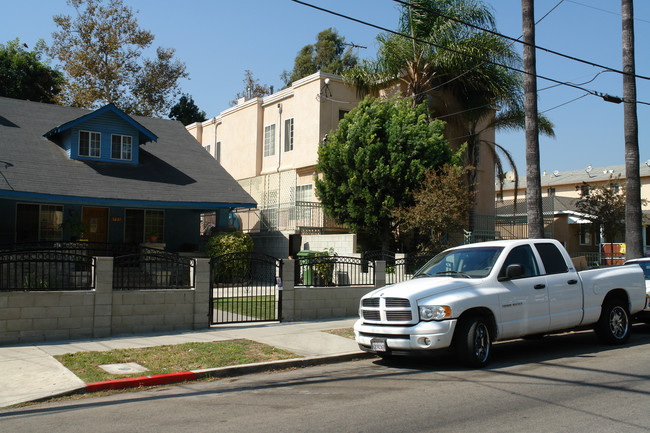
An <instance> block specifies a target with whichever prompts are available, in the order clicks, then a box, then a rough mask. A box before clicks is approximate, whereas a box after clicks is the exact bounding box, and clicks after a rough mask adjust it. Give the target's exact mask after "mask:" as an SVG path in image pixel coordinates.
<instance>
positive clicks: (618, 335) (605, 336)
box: [595, 298, 630, 344]
mask: <svg viewBox="0 0 650 433" xmlns="http://www.w3.org/2000/svg"><path fill="white" fill-rule="evenodd" d="M595 331H596V335H597V336H598V338H599V339H600V340H601V341H602V342H603V343H607V344H624V343H626V342H627V340H628V339H629V338H630V314H629V313H628V311H627V308H626V307H625V302H623V301H622V300H620V299H618V298H613V299H608V300H607V301H605V303H604V304H603V309H602V311H601V312H600V319H598V323H596V327H595Z"/></svg>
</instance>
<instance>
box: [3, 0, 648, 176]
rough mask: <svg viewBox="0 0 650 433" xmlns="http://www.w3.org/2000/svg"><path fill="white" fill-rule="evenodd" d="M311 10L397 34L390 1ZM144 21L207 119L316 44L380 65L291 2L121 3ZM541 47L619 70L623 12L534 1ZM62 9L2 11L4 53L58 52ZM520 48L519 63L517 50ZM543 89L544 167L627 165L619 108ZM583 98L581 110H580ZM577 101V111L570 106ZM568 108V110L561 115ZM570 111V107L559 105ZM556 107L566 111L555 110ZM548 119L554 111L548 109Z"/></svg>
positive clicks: (575, 70) (574, 1) (510, 142)
mask: <svg viewBox="0 0 650 433" xmlns="http://www.w3.org/2000/svg"><path fill="white" fill-rule="evenodd" d="M306 1H307V2H309V3H312V4H315V5H318V6H321V7H323V8H326V9H330V10H334V11H337V12H339V13H342V14H345V15H349V16H352V17H355V18H359V19H361V20H363V21H368V22H371V23H373V24H376V25H379V26H382V27H386V28H390V29H395V28H396V27H397V21H398V6H397V4H396V3H395V2H393V1H392V0H306ZM124 2H125V4H127V5H129V6H131V7H133V8H134V9H137V10H139V14H138V20H139V23H140V25H141V26H142V27H143V28H146V29H148V30H150V31H151V32H152V33H153V34H154V35H155V36H156V39H155V41H154V46H155V47H157V46H162V47H173V48H175V49H176V56H177V57H178V58H179V59H180V60H183V61H184V62H185V63H186V65H187V71H188V72H189V74H190V79H189V80H184V81H183V82H182V83H181V86H182V90H183V91H184V92H186V93H189V94H191V95H192V96H193V98H194V100H195V102H196V103H197V105H198V106H199V107H200V108H201V109H202V110H204V111H205V112H206V113H207V114H208V116H214V115H217V114H219V112H221V111H223V110H224V109H226V108H228V106H229V105H228V103H229V101H231V100H232V99H234V97H235V95H236V93H237V92H240V91H241V90H242V87H243V84H242V79H243V76H244V71H245V70H246V69H250V70H251V71H253V73H254V75H255V77H256V78H259V79H260V82H261V83H264V84H270V85H274V87H275V88H276V89H280V88H281V85H282V81H281V79H280V74H281V73H282V71H284V70H289V69H291V68H292V67H293V60H294V58H295V56H296V53H297V52H298V50H299V49H300V48H301V47H302V46H304V45H306V44H308V43H313V42H314V41H315V39H316V34H317V33H318V32H319V31H321V30H323V29H326V28H328V27H333V28H335V29H336V30H337V31H338V32H339V34H340V35H342V36H344V37H345V38H346V41H347V42H353V43H355V44H357V45H362V46H366V47H367V49H359V50H358V54H359V55H360V56H361V57H374V56H375V53H376V51H377V43H376V39H375V37H376V35H377V33H378V30H376V29H374V28H371V27H367V26H364V25H362V24H358V23H355V22H352V21H349V20H346V19H343V18H339V17H335V16H332V15H329V14H326V13H323V12H319V11H316V10H313V9H311V8H308V7H305V6H302V5H299V4H297V3H294V2H292V1H291V0H228V1H226V0H212V1H209V0H186V1H184V2H178V1H172V0H157V1H154V0H149V1H143V0H124ZM486 3H487V4H489V5H491V6H492V8H493V9H494V14H495V17H496V20H497V27H498V30H499V31H500V32H501V33H503V34H506V35H508V36H512V37H518V36H520V34H521V2H520V1H519V0H486ZM558 3H560V4H559V6H557V8H555V9H554V10H553V11H552V12H551V13H550V14H549V15H548V16H547V17H546V18H544V19H543V20H542V21H541V22H540V23H539V24H538V25H537V27H536V38H537V39H536V42H537V45H538V46H541V47H544V48H549V49H552V50H555V51H560V52H562V53H565V54H568V55H571V56H574V57H579V58H581V59H585V60H589V61H591V62H593V63H598V64H601V65H604V66H608V67H610V68H613V69H618V70H620V69H621V63H622V54H621V17H620V7H621V6H620V1H618V0H616V1H614V0H563V1H560V0H536V1H535V17H536V19H539V18H541V17H542V16H543V15H545V14H546V13H547V12H548V11H550V10H551V9H552V8H553V7H554V6H556V5H557V4H558ZM72 12H74V11H73V10H72V9H71V8H69V7H68V6H67V4H66V2H65V0H22V1H21V2H14V1H12V2H8V1H7V2H4V4H3V7H2V14H1V16H0V42H2V43H5V42H6V41H8V40H12V39H14V38H16V37H19V38H20V39H21V41H22V42H25V43H27V44H29V46H30V47H32V46H33V45H34V44H35V43H36V41H37V40H38V39H39V38H43V39H45V41H46V42H48V43H49V42H50V41H51V34H52V32H53V31H55V30H56V27H55V25H54V23H53V21H52V16H53V15H55V14H71V13H72ZM635 18H636V21H635V32H636V73H637V75H642V76H650V55H649V54H650V53H649V50H650V2H648V1H645V0H642V1H639V0H637V1H635ZM517 49H518V50H519V51H520V52H521V48H520V46H518V47H517ZM601 70H602V69H601V68H597V67H593V66H588V65H584V64H581V63H578V62H575V61H570V60H567V59H562V58H559V57H557V56H554V55H551V54H546V53H543V52H538V53H537V72H538V74H539V75H543V76H547V77H551V78H553V79H556V80H559V81H563V82H564V81H567V82H573V83H583V82H586V81H589V80H592V79H594V77H596V78H595V79H594V80H593V81H591V82H589V83H588V84H584V85H583V87H585V88H587V89H589V90H593V91H597V92H601V93H608V94H612V95H616V96H621V97H622V96H623V91H622V78H621V76H620V75H619V74H616V73H613V72H605V73H601V74H599V72H600V71H601ZM552 85H553V83H549V82H547V81H545V80H541V79H540V80H538V89H540V93H539V102H538V107H539V110H540V111H541V112H544V111H545V112H546V113H545V114H546V115H547V116H548V117H550V118H551V120H552V121H553V122H554V124H555V132H556V138H554V139H549V138H545V137H541V138H540V153H541V168H542V169H543V170H547V171H548V172H552V171H554V170H559V171H567V170H576V169H581V168H584V167H586V166H587V165H588V164H591V165H592V166H594V167H601V166H607V165H615V164H624V139H623V105H622V104H620V105H617V104H612V103H608V102H604V101H603V100H602V99H600V98H597V97H595V96H585V97H582V98H580V97H581V96H583V95H584V94H585V92H583V91H580V90H577V89H572V88H569V87H566V86H557V87H553V88H550V89H547V90H541V89H544V88H546V87H549V86H552ZM576 98H580V99H577V100H575V101H573V100H574V99H576ZM637 99H638V100H639V101H644V102H648V103H650V81H649V80H642V79H637ZM570 101H573V102H570ZM562 104H566V105H562ZM560 105H562V106H560ZM557 106H560V107H558V108H554V107H557ZM549 109H550V111H546V110H549ZM649 119H650V106H649V105H642V104H639V105H638V121H639V149H640V156H641V163H644V162H645V161H648V160H650V122H648V120H649ZM497 142H498V143H499V144H501V145H502V146H504V147H505V148H506V149H508V150H509V151H510V152H511V153H512V154H513V156H514V158H515V161H516V164H517V168H518V170H519V172H520V174H524V173H525V152H524V147H525V139H524V133H523V132H515V133H497Z"/></svg>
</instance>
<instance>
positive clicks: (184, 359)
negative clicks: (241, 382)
mask: <svg viewBox="0 0 650 433" xmlns="http://www.w3.org/2000/svg"><path fill="white" fill-rule="evenodd" d="M297 357H298V355H296V354H294V353H291V352H288V351H286V350H281V349H277V348H275V347H272V346H268V345H266V344H262V343H258V342H255V341H250V340H244V339H241V340H228V341H217V342H212V343H185V344H175V345H167V346H156V347H146V348H138V349H115V350H109V351H104V352H77V353H67V354H65V355H58V356H55V358H56V359H57V360H58V361H59V362H61V364H63V365H64V366H66V368H68V369H69V370H70V371H72V372H73V373H74V374H76V375H77V376H78V377H79V378H80V379H81V380H83V381H84V382H86V383H92V382H99V381H102V380H111V379H120V378H124V377H136V376H143V375H153V374H163V373H176V372H179V371H187V370H200V369H204V368H216V367H224V366H227V365H240V364H250V363H253V362H264V361H275V360H278V359H290V358H297ZM123 362H136V363H138V364H140V365H142V366H143V367H145V368H147V369H148V371H147V372H145V373H137V374H125V375H118V374H110V373H108V372H106V371H104V370H103V369H101V368H99V366H100V365H103V364H118V363H123Z"/></svg>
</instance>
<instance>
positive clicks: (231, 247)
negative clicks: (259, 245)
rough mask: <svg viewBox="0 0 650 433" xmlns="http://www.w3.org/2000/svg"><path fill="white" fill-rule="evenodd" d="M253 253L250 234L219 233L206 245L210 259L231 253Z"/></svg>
mask: <svg viewBox="0 0 650 433" xmlns="http://www.w3.org/2000/svg"><path fill="white" fill-rule="evenodd" d="M252 251H253V238H252V237H251V235H249V234H248V233H243V232H230V233H218V234H216V235H214V236H212V237H210V238H209V239H208V240H207V242H206V243H205V252H206V254H207V255H208V256H210V257H217V256H221V255H224V254H230V253H250V252H252Z"/></svg>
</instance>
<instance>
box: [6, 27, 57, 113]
mask: <svg viewBox="0 0 650 433" xmlns="http://www.w3.org/2000/svg"><path fill="white" fill-rule="evenodd" d="M25 48H27V45H26V44H21V43H20V40H19V39H18V38H16V39H15V40H13V41H9V42H7V45H3V44H0V96H6V97H8V98H16V99H27V100H30V101H36V102H47V103H53V102H54V99H55V97H56V95H57V94H58V93H59V92H60V91H61V86H63V85H64V83H65V79H64V78H63V74H62V73H61V71H59V70H57V69H53V68H51V67H50V66H49V62H47V61H43V60H42V58H43V53H44V52H45V42H44V41H43V40H42V39H40V40H39V41H38V42H37V43H36V46H35V47H34V49H33V50H32V51H27V50H26V49H25Z"/></svg>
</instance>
